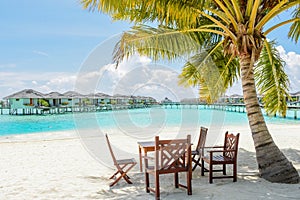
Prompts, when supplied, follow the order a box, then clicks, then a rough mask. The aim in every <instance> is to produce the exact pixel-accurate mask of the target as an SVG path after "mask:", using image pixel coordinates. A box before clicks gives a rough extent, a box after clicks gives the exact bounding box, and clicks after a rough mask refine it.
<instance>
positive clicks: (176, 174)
mask: <svg viewBox="0 0 300 200" xmlns="http://www.w3.org/2000/svg"><path fill="white" fill-rule="evenodd" d="M174 181H175V188H178V187H179V184H178V183H179V181H178V173H174Z"/></svg>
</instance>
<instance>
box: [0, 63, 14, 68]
mask: <svg viewBox="0 0 300 200" xmlns="http://www.w3.org/2000/svg"><path fill="white" fill-rule="evenodd" d="M16 66H17V64H15V63H8V64H0V69H5V68H6V69H7V68H15V67H16Z"/></svg>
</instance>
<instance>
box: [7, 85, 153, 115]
mask: <svg viewBox="0 0 300 200" xmlns="http://www.w3.org/2000/svg"><path fill="white" fill-rule="evenodd" d="M4 99H5V100H6V104H7V107H6V109H9V114H43V113H44V112H45V111H46V112H48V113H53V114H54V113H64V112H83V111H102V110H111V109H114V108H115V109H126V108H137V107H141V106H132V105H135V104H138V105H140V104H145V105H146V104H147V105H149V104H151V103H153V104H156V100H155V99H154V98H152V97H142V96H138V97H135V96H127V95H114V96H110V95H107V94H104V93H96V94H87V95H83V94H80V93H78V92H75V91H68V92H65V93H59V92H50V93H48V94H43V93H41V92H38V91H35V90H32V89H25V90H22V91H20V92H16V93H14V94H12V95H9V96H7V97H5V98H4ZM142 107H143V106H142ZM144 107H145V106H144Z"/></svg>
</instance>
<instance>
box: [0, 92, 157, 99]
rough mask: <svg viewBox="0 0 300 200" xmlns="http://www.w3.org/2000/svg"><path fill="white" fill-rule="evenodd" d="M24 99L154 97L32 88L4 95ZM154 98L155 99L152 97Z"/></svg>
mask: <svg viewBox="0 0 300 200" xmlns="http://www.w3.org/2000/svg"><path fill="white" fill-rule="evenodd" d="M22 98H23V99H25V98H28V99H29V98H32V99H62V98H81V99H84V98H89V99H100V98H101V99H102V98H103V99H104V98H109V99H111V98H116V99H123V98H124V99H130V98H137V99H139V98H141V99H142V98H148V99H154V98H152V97H141V96H128V95H120V94H116V95H114V96H110V95H108V94H104V93H100V92H99V93H96V94H88V95H83V94H80V93H78V92H75V91H68V92H65V93H63V94H61V93H59V92H50V93H48V94H43V93H41V92H38V91H35V90H33V89H25V90H22V91H20V92H16V93H14V94H12V95H9V96H7V97H4V99H22ZM154 100H155V99H154Z"/></svg>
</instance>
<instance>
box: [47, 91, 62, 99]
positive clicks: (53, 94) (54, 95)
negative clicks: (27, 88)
mask: <svg viewBox="0 0 300 200" xmlns="http://www.w3.org/2000/svg"><path fill="white" fill-rule="evenodd" d="M64 97H65V95H63V94H61V93H59V92H50V93H48V94H46V95H45V97H44V98H50V99H60V98H64Z"/></svg>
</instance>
